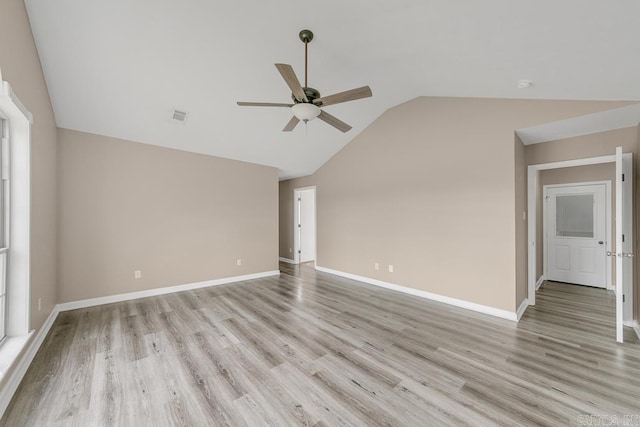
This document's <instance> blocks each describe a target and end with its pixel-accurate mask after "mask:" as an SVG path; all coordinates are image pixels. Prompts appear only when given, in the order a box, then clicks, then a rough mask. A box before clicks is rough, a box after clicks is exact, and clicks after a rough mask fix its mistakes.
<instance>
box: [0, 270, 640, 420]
mask: <svg viewBox="0 0 640 427" xmlns="http://www.w3.org/2000/svg"><path fill="white" fill-rule="evenodd" d="M280 268H281V270H282V274H281V276H280V277H274V278H267V279H260V280H253V281H248V282H243V283H240V284H232V285H225V286H218V287H212V288H206V289H199V290H195V291H188V292H182V293H178V294H171V295H166V296H159V297H151V298H144V299H139V300H135V301H128V302H123V303H116V304H110V305H104V306H100V307H93V308H87V309H81V310H75V311H69V312H63V313H61V314H60V315H59V317H58V319H57V320H56V322H55V324H54V325H53V327H52V329H51V331H50V333H49V335H48V336H47V338H46V339H45V342H44V344H43V345H42V347H41V349H40V351H39V352H38V354H37V355H36V357H35V359H34V362H33V364H32V366H31V367H30V368H29V370H28V372H27V374H26V376H25V378H24V380H23V381H22V383H21V385H20V387H19V389H18V391H17V393H16V395H15V396H14V398H13V400H12V402H11V404H10V406H9V408H8V409H7V411H6V413H5V415H4V417H3V418H2V420H1V421H0V424H1V425H6V426H23V425H24V426H94V425H95V426H116V425H117V426H136V427H141V426H173V425H186V426H209V425H233V426H245V425H246V426H260V425H270V426H288V425H305V426H318V427H319V426H346V425H349V426H351V425H358V426H362V425H384V426H400V425H402V426H422V425H438V426H440V425H473V426H479V425H509V426H512V425H554V426H557V425H579V424H580V423H582V424H583V425H585V424H584V422H585V421H589V420H593V419H586V418H584V416H586V415H596V416H605V415H606V416H618V417H620V418H619V419H620V420H621V421H622V420H623V418H622V417H623V416H624V415H636V416H638V417H640V344H639V343H638V340H637V338H636V337H635V334H634V333H633V331H631V330H628V331H625V333H626V338H627V339H628V341H629V342H628V343H625V344H622V345H621V344H616V343H615V339H614V338H615V325H614V297H613V296H612V295H611V294H609V293H607V291H605V290H601V289H594V288H585V287H579V286H570V285H563V284H558V283H552V282H547V283H545V284H544V285H543V286H542V287H541V290H540V291H539V293H538V295H537V303H538V304H537V306H536V307H531V308H529V309H528V310H527V312H526V314H525V316H524V317H523V319H522V320H521V322H520V323H517V324H516V323H514V322H510V321H506V320H501V319H497V318H493V317H490V316H485V315H482V314H478V313H474V312H471V311H466V310H462V309H457V308H453V307H450V306H447V305H444V304H439V303H435V302H430V301H426V300H422V299H419V298H415V297H411V296H407V295H404V294H400V293H395V292H392V291H388V290H385V289H381V288H376V287H372V286H369V285H364V284H360V283H358V282H354V281H351V280H347V279H342V278H339V277H336V276H331V275H328V274H323V273H319V272H316V271H314V270H313V268H312V267H310V266H302V267H294V266H290V265H287V264H282V265H281V266H280ZM580 417H582V418H580ZM635 420H636V422H637V423H640V418H635ZM592 422H593V421H592ZM590 425H595V424H590ZM621 425H622V424H621Z"/></svg>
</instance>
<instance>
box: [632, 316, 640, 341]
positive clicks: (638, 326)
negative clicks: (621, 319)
mask: <svg viewBox="0 0 640 427" xmlns="http://www.w3.org/2000/svg"><path fill="white" fill-rule="evenodd" d="M634 323H635V325H633V330H634V331H636V335H637V336H638V339H639V340H640V323H638V321H637V320H635V321H634Z"/></svg>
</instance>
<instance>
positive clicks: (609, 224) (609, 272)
mask: <svg viewBox="0 0 640 427" xmlns="http://www.w3.org/2000/svg"><path fill="white" fill-rule="evenodd" d="M602 184H604V186H605V196H604V203H605V210H604V212H605V241H606V242H607V244H606V246H605V253H606V252H607V251H609V252H610V251H611V242H612V241H611V238H612V236H613V220H612V217H611V214H612V212H613V205H612V204H611V203H612V200H611V199H612V195H611V185H612V184H611V181H585V182H572V183H567V184H548V185H543V186H542V276H543V277H548V276H549V275H548V271H547V268H548V264H549V263H548V262H547V259H548V253H547V250H548V242H547V226H548V224H547V221H546V218H547V215H546V214H547V207H548V205H547V198H546V196H547V190H548V189H550V188H562V187H583V186H588V185H602ZM606 259H607V262H606V264H605V267H606V273H605V274H606V279H605V281H606V289H607V290H608V291H611V290H613V266H612V262H611V258H610V257H606Z"/></svg>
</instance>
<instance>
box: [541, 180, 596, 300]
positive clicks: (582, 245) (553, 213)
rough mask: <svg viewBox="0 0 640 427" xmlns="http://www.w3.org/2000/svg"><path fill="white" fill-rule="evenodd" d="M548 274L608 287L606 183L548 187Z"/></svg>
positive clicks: (548, 276)
mask: <svg viewBox="0 0 640 427" xmlns="http://www.w3.org/2000/svg"><path fill="white" fill-rule="evenodd" d="M545 202H546V203H545V210H546V212H545V226H546V236H545V237H546V247H547V260H546V261H547V262H546V265H545V266H546V277H547V279H548V280H553V281H558V282H566V283H574V284H578V285H587V286H595V287H599V288H606V286H607V268H606V265H607V264H606V263H607V254H606V225H607V219H606V185H605V184H593V185H571V186H553V187H545Z"/></svg>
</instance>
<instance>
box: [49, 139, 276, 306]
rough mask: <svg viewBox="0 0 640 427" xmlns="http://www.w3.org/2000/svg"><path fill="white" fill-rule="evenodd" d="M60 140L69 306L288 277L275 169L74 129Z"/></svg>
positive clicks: (64, 284)
mask: <svg viewBox="0 0 640 427" xmlns="http://www.w3.org/2000/svg"><path fill="white" fill-rule="evenodd" d="M58 140H59V144H60V153H59V159H60V173H59V182H60V231H61V234H60V248H59V250H60V277H59V282H60V297H59V300H60V302H66V301H73V300H80V299H85V298H93V297H100V296H105V295H113V294H119V293H125V292H132V291H139V290H144V289H151V288H158V287H163V286H170V285H180V284H186V283H193V282H199V281H206V280H211V279H218V278H224V277H231V276H239V275H245V274H250V273H258V272H263V271H270V270H277V269H278V250H277V244H278V204H277V203H278V202H277V198H278V171H277V170H276V169H275V168H271V167H267V166H258V165H254V164H249V163H243V162H238V161H234V160H226V159H221V158H216V157H211V156H205V155H199V154H193V153H187V152H183V151H177V150H171V149H167V148H161V147H156V146H151V145H145V144H138V143H134V142H129V141H123V140H118V139H113V138H106V137H102V136H98V135H92V134H87V133H81V132H75V131H70V130H64V129H61V130H60V131H59V133H58ZM237 258H241V259H242V266H240V267H238V266H236V259H237ZM134 270H141V271H142V278H141V279H134Z"/></svg>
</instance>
